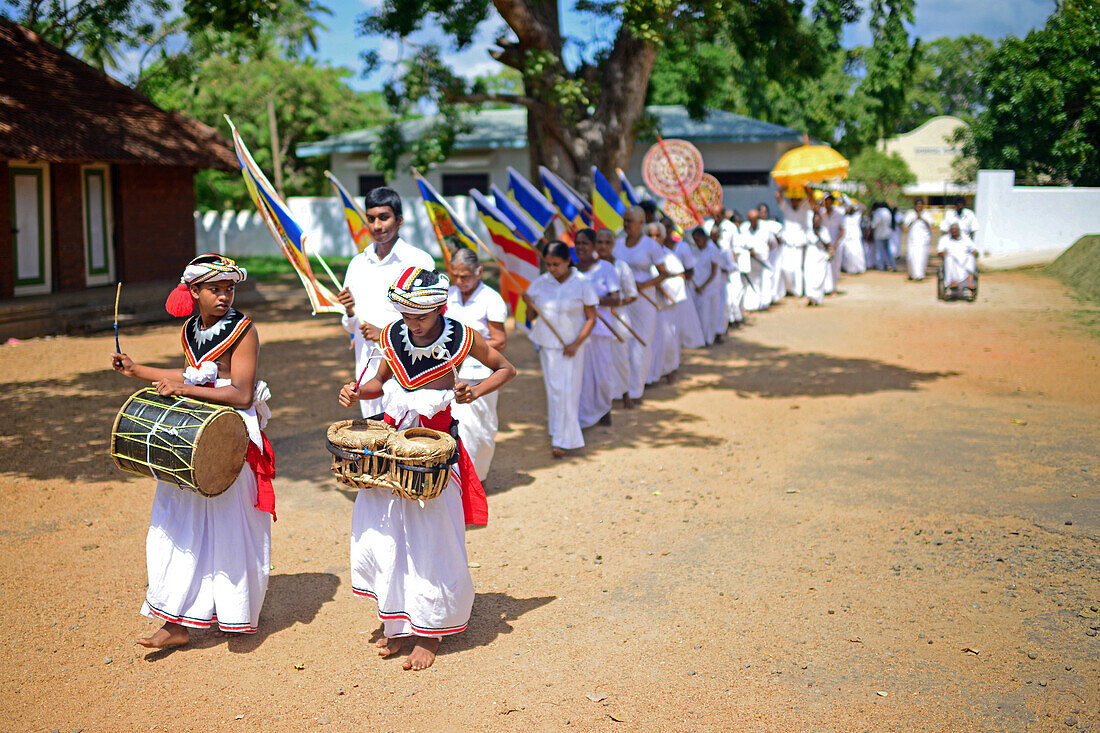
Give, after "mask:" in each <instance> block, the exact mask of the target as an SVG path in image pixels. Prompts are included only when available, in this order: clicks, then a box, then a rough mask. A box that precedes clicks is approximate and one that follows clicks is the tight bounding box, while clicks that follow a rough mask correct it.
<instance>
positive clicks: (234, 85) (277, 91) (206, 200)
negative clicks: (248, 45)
mask: <svg viewBox="0 0 1100 733" xmlns="http://www.w3.org/2000/svg"><path fill="white" fill-rule="evenodd" d="M151 73H153V74H154V75H156V73H157V69H156V68H155V67H154V69H153V70H152V72H151ZM351 74H352V72H351V70H350V69H347V68H332V67H329V66H325V65H322V64H319V63H317V62H316V61H314V60H313V59H308V58H307V59H287V58H282V57H280V56H276V55H271V56H265V57H261V58H258V59H248V60H236V59H232V58H229V57H227V56H220V55H214V56H210V57H208V58H206V59H202V60H200V61H198V62H197V63H195V64H194V66H193V69H192V71H191V73H190V74H189V75H188V76H187V77H186V78H175V79H173V80H172V81H171V82H170V83H167V84H163V83H162V84H159V85H157V86H156V87H154V88H151V89H150V90H149V91H150V93H151V96H152V98H153V101H154V102H156V103H157V104H159V105H160V106H162V107H164V108H166V109H172V110H177V111H179V112H182V113H183V114H186V115H188V116H189V117H193V118H195V119H197V120H199V121H201V122H205V123H206V124H208V125H210V126H211V127H213V128H215V129H217V130H222V131H225V130H226V125H225V120H224V119H223V118H222V115H229V117H230V118H231V119H232V120H233V124H234V125H236V126H237V129H238V130H239V131H240V133H241V136H242V137H243V138H244V140H245V141H246V143H247V145H248V149H249V151H250V152H251V153H252V155H253V157H254V158H255V159H256V163H257V164H258V165H259V166H260V168H261V169H263V170H264V171H265V172H266V173H267V174H268V175H269V176H271V175H272V170H273V168H274V162H273V158H272V149H271V130H270V120H269V119H268V100H271V102H272V108H273V110H274V112H275V120H276V123H277V132H278V140H279V148H278V149H279V158H280V161H281V164H282V173H283V191H284V193H285V194H286V195H287V196H327V195H330V194H331V189H330V188H329V184H328V182H327V181H326V180H325V178H324V175H323V171H324V168H325V165H326V163H325V161H324V160H323V159H318V158H305V159H299V158H298V157H297V156H296V155H295V153H294V149H295V147H296V146H297V145H298V144H299V143H304V142H308V141H310V140H317V139H320V138H323V137H327V136H330V135H335V134H338V133H341V132H346V131H347V130H353V129H358V128H360V127H364V126H369V125H372V124H381V123H382V122H383V121H384V120H385V119H386V116H387V112H386V108H385V105H384V104H383V102H382V96H381V94H379V93H377V92H373V93H363V92H355V91H353V90H352V89H351V88H350V87H348V85H347V84H346V83H345V81H344V80H345V79H346V78H348V77H349V76H351ZM159 78H161V79H162V80H163V77H159ZM345 184H347V182H346V181H345ZM195 195H196V199H197V203H198V205H199V208H201V209H222V208H242V207H248V206H251V203H250V202H249V198H248V191H247V190H246V189H245V185H244V180H243V178H242V177H241V174H240V173H239V172H237V171H230V172H226V171H214V170H207V171H202V172H200V173H199V176H198V179H197V182H196V191H195Z"/></svg>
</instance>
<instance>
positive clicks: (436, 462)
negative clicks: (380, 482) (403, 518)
mask: <svg viewBox="0 0 1100 733" xmlns="http://www.w3.org/2000/svg"><path fill="white" fill-rule="evenodd" d="M388 450H389V452H390V454H391V455H392V456H393V466H392V468H391V469H390V480H391V482H392V484H393V493H395V494H397V495H398V496H400V497H403V498H405V499H414V500H424V499H432V498H434V497H436V496H439V494H441V493H442V492H443V489H444V488H445V487H446V486H447V481H449V480H450V478H451V466H452V465H454V464H455V463H457V462H458V443H457V442H456V441H455V439H454V438H453V437H452V436H450V435H448V434H447V433H443V432H440V431H438V430H432V429H431V428H408V429H407V430H402V431H400V432H397V433H394V434H393V435H391V436H390V440H389V443H388Z"/></svg>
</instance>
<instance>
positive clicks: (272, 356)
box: [0, 331, 352, 488]
mask: <svg viewBox="0 0 1100 733" xmlns="http://www.w3.org/2000/svg"><path fill="white" fill-rule="evenodd" d="M106 362H107V360H106V359H104V369H103V371H99V372H85V373H82V374H77V375H75V376H73V377H69V378H64V379H47V380H27V381H24V382H15V383H8V384H0V414H3V415H4V416H5V420H4V421H3V423H2V424H0V466H3V469H2V470H3V471H4V472H5V473H9V474H14V475H19V476H26V477H28V478H33V479H63V480H66V481H72V480H82V481H89V480H91V481H112V480H113V481H120V480H121V481H130V480H133V481H143V480H148V479H146V478H144V477H140V476H135V475H133V474H129V473H124V472H122V471H121V470H119V469H118V468H116V467H115V465H114V462H113V461H112V459H111V457H110V455H109V451H110V437H111V427H112V425H113V424H114V420H115V416H116V415H117V414H118V411H119V410H120V409H121V408H122V405H123V403H124V402H125V401H126V399H127V397H129V395H131V394H133V393H134V392H136V391H137V390H138V389H140V388H141V387H142V384H141V383H140V382H138V381H137V380H134V379H127V378H126V377H123V376H121V375H119V374H116V373H114V372H113V371H111V370H110V369H109V367H108V365H107V363H106ZM350 362H351V359H350V356H348V351H347V348H346V339H345V337H344V336H343V335H342V332H339V331H335V332H334V335H333V336H332V337H323V338H312V339H298V340H288V341H273V342H271V343H268V344H264V345H262V346H261V365H260V378H262V379H265V380H266V381H267V382H268V384H269V385H270V388H271V393H272V399H271V402H270V407H271V408H272V411H273V413H274V416H273V418H272V420H271V423H270V425H269V426H268V429H267V430H266V432H267V435H268V438H269V439H270V440H271V443H272V446H273V448H274V450H275V457H276V470H277V473H278V476H279V477H283V478H290V479H296V480H303V481H317V482H325V483H326V484H327V483H331V482H330V480H329V479H330V476H331V474H330V473H329V456H328V453H327V452H326V451H325V449H324V443H323V441H324V434H325V430H326V429H327V427H328V425H329V424H330V423H333V422H335V421H337V420H341V419H346V418H347V417H349V416H350V415H349V413H350V411H348V410H344V409H343V408H341V407H340V406H339V405H338V404H337V402H336V396H337V394H338V393H339V389H340V385H341V384H343V382H344V381H345V380H347V379H348V378H349V375H350V373H351V371H352V369H351V363H350ZM147 363H148V364H149V365H150V366H156V367H161V368H178V367H180V366H181V364H182V357H181V358H180V359H178V360H177V359H169V360H163V361H159V362H147ZM277 481H278V478H277V479H276V482H277ZM276 488H277V485H276Z"/></svg>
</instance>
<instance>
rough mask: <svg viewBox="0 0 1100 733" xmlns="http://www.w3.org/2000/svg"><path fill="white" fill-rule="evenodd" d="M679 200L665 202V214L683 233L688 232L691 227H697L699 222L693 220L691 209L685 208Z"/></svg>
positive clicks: (671, 199)
mask: <svg viewBox="0 0 1100 733" xmlns="http://www.w3.org/2000/svg"><path fill="white" fill-rule="evenodd" d="M682 201H683V200H682V199H680V198H671V197H670V198H668V199H666V200H665V213H666V214H668V215H669V216H671V217H672V220H673V221H675V222H676V223H677V224H679V225H680V228H681V229H683V230H684V231H689V230H690V229H691V228H692V227H695V226H698V224H699V220H698V219H696V218H695V215H694V214H692V213H691V209H689V208H688V207H687V206H685V205H684V204H683V202H682Z"/></svg>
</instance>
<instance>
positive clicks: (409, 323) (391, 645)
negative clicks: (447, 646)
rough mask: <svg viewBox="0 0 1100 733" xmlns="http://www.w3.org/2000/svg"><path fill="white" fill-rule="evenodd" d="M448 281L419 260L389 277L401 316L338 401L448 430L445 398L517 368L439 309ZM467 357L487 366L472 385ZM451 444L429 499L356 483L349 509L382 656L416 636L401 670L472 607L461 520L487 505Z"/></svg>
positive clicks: (359, 585)
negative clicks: (374, 403) (446, 474)
mask: <svg viewBox="0 0 1100 733" xmlns="http://www.w3.org/2000/svg"><path fill="white" fill-rule="evenodd" d="M449 287H450V281H449V280H448V279H447V277H446V276H445V275H440V274H439V273H436V272H434V271H432V270H425V269H422V268H419V267H410V268H408V269H407V270H405V271H404V272H403V273H402V274H401V276H400V277H398V278H397V280H396V281H395V282H394V283H393V284H392V285H391V286H390V287H389V290H388V291H387V296H388V298H389V300H390V301H391V302H392V303H393V306H394V308H396V309H397V310H398V311H399V312H400V313H401V319H400V320H398V321H395V322H393V323H390V324H389V325H387V326H385V327H384V328H382V329H381V332H380V334H379V345H380V347H381V353H382V356H383V360H382V361H381V362H380V363H379V365H378V371H377V373H376V374H375V375H374V376H373V377H371V379H370V380H368V381H367V382H365V383H363V384H361V385H358V389H357V388H356V387H357V385H356V384H355V383H348V384H345V385H344V386H343V387H342V388H341V390H340V397H339V401H340V404H341V405H342V406H344V407H351V406H352V405H354V404H355V403H356V402H358V401H360V400H363V399H380V400H381V402H382V408H383V410H384V416H383V419H384V420H385V421H386V422H387V423H390V424H391V425H393V426H394V427H396V428H398V429H405V428H409V427H415V426H420V427H425V428H431V429H433V430H438V431H443V432H449V433H451V434H452V436H453V435H455V434H457V430H453V429H452V428H453V427H454V426H453V423H454V420H453V419H452V417H451V402H452V401H453V402H457V403H459V404H469V403H471V402H473V401H474V400H476V399H479V398H481V397H483V396H484V395H487V394H490V393H492V392H494V391H495V390H497V389H499V388H500V387H502V386H503V385H504V384H506V383H507V382H508V381H509V380H511V379H512V378H513V377H514V376H515V374H516V370H515V367H513V366H512V365H511V364H510V363H508V360H507V359H505V358H504V357H503V356H501V354H500V352H498V351H497V350H496V349H494V348H492V347H491V346H489V344H488V343H487V342H486V341H485V338H484V337H482V336H481V334H479V333H478V332H477V331H475V330H473V329H472V328H470V327H469V326H466V325H463V324H462V323H461V322H459V321H457V320H455V319H453V318H450V317H449V316H445V315H443V310H444V309H445V307H446V305H447V294H448V289H449ZM467 356H470V357H473V358H474V359H477V360H478V361H479V362H481V363H482V364H483V365H485V366H486V367H488V369H489V370H490V374H489V375H488V376H486V377H485V378H484V379H482V380H481V381H480V382H478V383H477V384H476V385H473V386H471V385H470V384H468V383H466V382H463V381H460V380H459V379H458V377H457V374H458V369H459V367H461V365H462V362H463V360H464V359H465V358H466V357H467ZM458 450H459V459H458V465H457V471H453V472H452V473H451V479H450V481H449V482H448V485H447V486H446V488H444V489H443V491H442V493H440V494H439V495H438V496H436V497H435V498H432V499H428V500H426V501H424V502H422V503H419V502H417V501H413V500H410V499H406V498H402V497H400V496H396V495H394V494H392V493H391V492H389V491H386V490H384V489H377V490H376V489H362V490H360V491H359V493H358V496H357V497H356V499H355V507H354V508H353V509H352V517H351V581H352V590H353V592H354V593H355V594H356V595H359V596H363V597H367V598H373V599H374V600H375V601H377V603H378V618H379V620H380V621H382V633H383V636H382V638H381V639H379V640H378V653H379V654H380V655H381V656H383V657H389V656H393V655H394V654H397V653H398V652H400V651H401V649H402V648H403V647H404V645H405V642H406V641H407V640H408V639H409V638H410V637H411V638H413V639H414V640H415V641H414V646H413V650H412V652H411V653H410V654H409V657H408V659H407V660H405V662H404V664H403V665H402V666H403V667H404V668H405V669H412V670H422V669H427V668H428V667H430V666H431V665H432V662H434V661H435V653H436V649H437V648H438V646H439V640H440V639H441V638H442V637H444V636H448V635H451V634H457V633H459V632H461V631H463V630H464V629H465V628H466V624H467V622H468V621H469V619H470V611H471V609H472V608H473V602H474V584H473V579H472V578H471V577H470V571H469V568H468V566H467V559H466V538H465V525H466V524H475V525H480V526H484V525H485V524H486V522H487V521H488V507H487V504H486V501H485V491H484V489H483V488H482V486H481V482H480V481H479V480H478V477H477V473H476V472H475V470H474V466H473V463H472V462H471V460H470V458H469V455H468V454H467V453H466V450H465V448H463V447H462V445H461V441H459V448H458ZM456 473H457V477H456V475H455V474H456Z"/></svg>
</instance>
